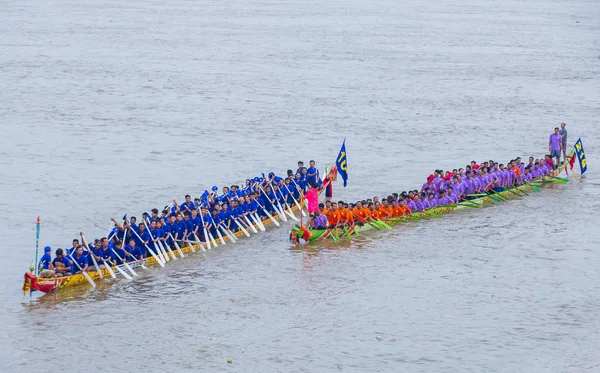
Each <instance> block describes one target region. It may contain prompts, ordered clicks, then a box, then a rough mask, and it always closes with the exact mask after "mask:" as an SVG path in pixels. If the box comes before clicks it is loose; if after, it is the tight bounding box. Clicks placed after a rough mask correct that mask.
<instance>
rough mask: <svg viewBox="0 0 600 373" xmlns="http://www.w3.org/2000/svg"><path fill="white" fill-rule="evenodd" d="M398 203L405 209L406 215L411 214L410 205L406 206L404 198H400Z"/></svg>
mask: <svg viewBox="0 0 600 373" xmlns="http://www.w3.org/2000/svg"><path fill="white" fill-rule="evenodd" d="M406 198H410V197H406ZM398 204H399V206H400V207H401V208H402V210H403V211H404V215H409V214H410V208H409V207H408V206H406V203H404V200H403V199H400V200H399V201H398Z"/></svg>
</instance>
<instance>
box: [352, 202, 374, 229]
mask: <svg viewBox="0 0 600 373" xmlns="http://www.w3.org/2000/svg"><path fill="white" fill-rule="evenodd" d="M352 215H353V216H354V221H355V223H356V224H357V225H365V223H366V222H367V217H368V216H369V215H370V214H369V210H368V209H367V208H365V207H363V204H362V202H361V201H358V202H356V207H354V209H353V210H352Z"/></svg>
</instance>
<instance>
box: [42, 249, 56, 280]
mask: <svg viewBox="0 0 600 373" xmlns="http://www.w3.org/2000/svg"><path fill="white" fill-rule="evenodd" d="M51 253H52V248H51V247H50V246H46V247H44V255H42V257H41V258H40V262H39V264H38V268H41V271H40V277H42V278H49V277H54V265H53V264H52V256H51Z"/></svg>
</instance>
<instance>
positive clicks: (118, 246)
mask: <svg viewBox="0 0 600 373" xmlns="http://www.w3.org/2000/svg"><path fill="white" fill-rule="evenodd" d="M111 251H114V252H113V254H114V255H115V258H114V259H113V263H116V264H117V265H121V264H123V260H125V256H126V255H127V252H126V251H125V249H124V248H123V241H121V240H117V241H115V247H114V249H113V250H111ZM117 255H118V256H117ZM119 257H120V259H119Z"/></svg>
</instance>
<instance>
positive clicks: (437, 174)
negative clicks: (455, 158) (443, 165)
mask: <svg viewBox="0 0 600 373" xmlns="http://www.w3.org/2000/svg"><path fill="white" fill-rule="evenodd" d="M442 173H443V171H442V170H435V172H434V173H433V175H434V178H433V185H435V190H436V191H438V190H440V184H441V183H442V181H444V177H443V175H442Z"/></svg>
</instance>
